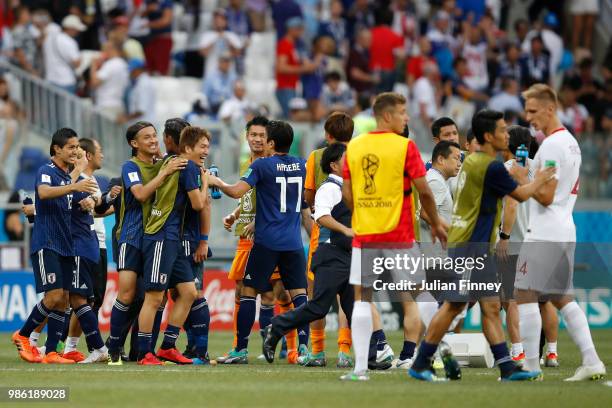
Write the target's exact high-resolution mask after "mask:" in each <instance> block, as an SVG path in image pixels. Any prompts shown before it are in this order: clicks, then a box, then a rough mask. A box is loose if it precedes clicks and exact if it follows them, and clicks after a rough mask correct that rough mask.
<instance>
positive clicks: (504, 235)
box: [499, 231, 510, 240]
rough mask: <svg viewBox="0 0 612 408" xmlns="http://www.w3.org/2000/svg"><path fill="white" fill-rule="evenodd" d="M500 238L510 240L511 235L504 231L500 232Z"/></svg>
mask: <svg viewBox="0 0 612 408" xmlns="http://www.w3.org/2000/svg"><path fill="white" fill-rule="evenodd" d="M499 238H500V239H503V240H506V239H510V235H508V234H506V233H505V232H504V231H499Z"/></svg>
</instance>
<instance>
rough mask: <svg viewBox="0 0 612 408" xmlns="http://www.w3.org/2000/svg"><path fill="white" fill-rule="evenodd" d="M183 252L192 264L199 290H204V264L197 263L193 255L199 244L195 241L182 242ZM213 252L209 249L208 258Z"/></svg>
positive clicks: (194, 278)
mask: <svg viewBox="0 0 612 408" xmlns="http://www.w3.org/2000/svg"><path fill="white" fill-rule="evenodd" d="M182 245H183V250H184V251H185V256H186V257H187V259H189V263H190V264H191V270H192V271H193V280H194V282H195V285H196V289H197V290H202V287H203V285H204V282H203V280H204V262H196V261H195V260H194V259H193V254H194V253H195V251H196V249H197V248H198V242H195V241H182ZM211 255H212V252H211V250H210V248H208V256H209V257H210V256H211Z"/></svg>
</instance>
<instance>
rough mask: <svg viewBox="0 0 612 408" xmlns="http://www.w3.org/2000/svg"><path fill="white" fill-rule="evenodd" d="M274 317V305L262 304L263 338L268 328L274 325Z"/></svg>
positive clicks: (260, 330)
mask: <svg viewBox="0 0 612 408" xmlns="http://www.w3.org/2000/svg"><path fill="white" fill-rule="evenodd" d="M273 317H274V305H273V304H272V305H264V304H263V303H262V304H261V307H260V308H259V334H261V336H262V337H263V332H264V329H265V328H266V327H268V326H269V325H270V323H272V318H273Z"/></svg>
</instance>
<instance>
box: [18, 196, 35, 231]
mask: <svg viewBox="0 0 612 408" xmlns="http://www.w3.org/2000/svg"><path fill="white" fill-rule="evenodd" d="M19 198H20V199H21V204H23V205H32V204H34V201H32V197H30V196H29V195H28V193H26V192H25V191H24V190H19ZM28 222H29V223H30V224H34V216H33V215H28Z"/></svg>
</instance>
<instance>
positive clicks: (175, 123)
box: [162, 118, 189, 154]
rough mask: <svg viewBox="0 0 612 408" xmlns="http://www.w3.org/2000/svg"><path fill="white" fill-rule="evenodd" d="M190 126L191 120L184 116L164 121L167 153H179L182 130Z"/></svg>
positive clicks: (164, 138)
mask: <svg viewBox="0 0 612 408" xmlns="http://www.w3.org/2000/svg"><path fill="white" fill-rule="evenodd" d="M187 126H189V122H187V121H186V120H185V119H182V118H170V119H168V120H166V122H165V123H164V133H163V138H162V139H163V141H164V146H165V147H166V153H167V154H178V153H179V144H180V141H181V132H182V131H183V129H185V128H186V127H187Z"/></svg>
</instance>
